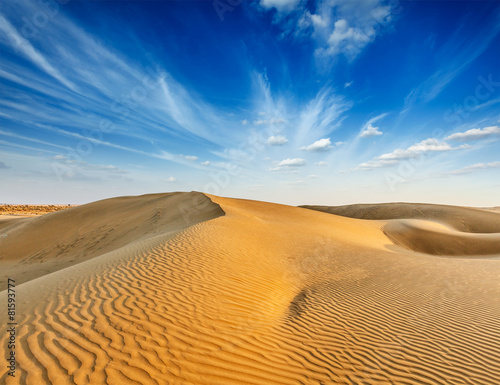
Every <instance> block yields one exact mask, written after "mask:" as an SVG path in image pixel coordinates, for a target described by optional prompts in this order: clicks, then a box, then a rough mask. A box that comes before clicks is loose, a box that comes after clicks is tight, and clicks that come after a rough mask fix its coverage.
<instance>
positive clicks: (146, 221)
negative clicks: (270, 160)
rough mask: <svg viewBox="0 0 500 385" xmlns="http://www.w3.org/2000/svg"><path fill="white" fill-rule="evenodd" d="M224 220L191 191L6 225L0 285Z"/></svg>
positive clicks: (0, 241)
mask: <svg viewBox="0 0 500 385" xmlns="http://www.w3.org/2000/svg"><path fill="white" fill-rule="evenodd" d="M219 215H224V212H223V211H222V210H221V209H220V207H218V206H217V205H216V204H214V203H213V202H211V201H210V200H209V199H208V198H207V197H206V196H205V195H203V194H201V193H197V192H191V193H170V194H149V195H143V196H138V197H119V198H112V199H105V200H102V201H98V202H93V203H91V204H87V205H82V206H77V207H73V208H69V209H66V210H63V211H58V212H53V213H49V214H46V215H43V216H38V217H32V218H28V219H23V220H14V219H10V221H9V222H6V226H4V227H2V222H0V268H1V271H2V273H1V274H0V285H3V284H4V282H5V281H6V277H8V276H13V274H15V276H16V281H17V282H18V283H22V282H25V281H28V280H31V279H34V278H37V277H39V276H41V275H44V274H47V273H48V272H53V271H55V270H59V269H62V268H64V267H68V266H71V265H73V264H76V263H80V262H83V261H86V260H88V259H91V258H94V257H96V256H98V255H102V254H104V253H107V252H109V251H112V250H116V249H118V248H120V247H123V246H125V245H128V244H131V243H133V242H136V241H138V240H143V239H147V238H149V237H152V236H155V235H158V234H165V233H169V232H176V231H179V230H181V229H183V228H185V227H188V226H190V225H192V224H195V223H198V222H201V221H204V220H208V219H212V218H215V217H217V216H219ZM8 220H9V219H7V218H6V219H5V221H8ZM11 223H12V224H11ZM7 224H11V225H10V226H7ZM21 266H22V268H20V267H21Z"/></svg>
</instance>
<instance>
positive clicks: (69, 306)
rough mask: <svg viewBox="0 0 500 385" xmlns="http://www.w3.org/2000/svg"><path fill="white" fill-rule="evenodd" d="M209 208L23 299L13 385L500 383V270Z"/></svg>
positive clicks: (262, 209)
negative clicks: (16, 368) (187, 223)
mask: <svg viewBox="0 0 500 385" xmlns="http://www.w3.org/2000/svg"><path fill="white" fill-rule="evenodd" d="M178 198H179V199H180V198H181V196H178ZM205 198H206V199H207V201H205V202H208V203H205V205H206V207H205V209H201V208H200V206H198V205H195V206H194V207H195V209H194V210H187V212H191V213H193V214H192V215H193V216H192V217H191V219H192V222H189V223H190V225H189V226H186V222H185V221H180V222H178V223H177V228H175V226H173V227H170V228H169V230H168V231H166V232H165V231H160V232H158V233H153V234H150V233H149V232H148V231H146V230H147V229H142V230H141V231H138V230H136V231H138V232H137V233H136V234H148V235H147V236H145V237H143V238H141V237H138V238H140V239H136V241H134V242H131V243H128V244H125V245H123V246H121V247H119V248H115V249H113V250H111V251H109V252H107V253H103V254H101V255H98V256H95V257H94V258H91V259H88V260H85V261H82V262H79V263H78V264H74V265H72V266H68V267H65V268H62V269H59V270H56V271H53V272H49V273H48V274H45V275H43V276H39V277H38V278H35V279H32V280H30V281H28V282H25V283H23V284H21V285H19V286H18V287H17V292H18V308H19V309H20V311H19V319H18V323H19V327H18V332H19V334H18V344H19V350H18V351H17V352H18V354H19V356H18V363H19V367H18V370H17V377H16V378H10V377H7V375H6V367H2V366H0V381H1V382H2V383H7V384H8V385H10V384H23V385H24V384H26V385H35V384H36V385H38V384H61V385H65V384H158V385H159V384H179V385H180V384H196V385H202V384H214V385H215V384H217V385H219V384H276V385H277V384H280V385H282V384H311V385H313V384H314V385H318V384H323V385H326V384H328V385H330V384H351V385H354V384H356V385H357V384H443V385H444V384H471V385H472V384H474V385H477V384H488V385H496V384H497V383H498V379H499V378H500V335H499V333H498V330H500V288H499V285H498V278H499V277H500V264H499V261H498V260H495V259H492V258H490V259H476V258H459V259H457V258H451V259H443V258H436V257H435V256H432V255H427V254H422V253H416V252H414V251H412V250H406V249H403V248H396V249H395V248H390V246H391V245H393V243H392V242H391V240H390V239H389V238H388V237H387V235H386V234H384V231H383V228H384V226H385V225H386V222H384V221H376V220H374V221H366V220H359V219H352V218H345V217H341V216H337V215H327V214H325V213H321V212H318V211H314V210H306V209H303V208H298V207H290V206H284V205H277V204H271V203H265V202H256V201H248V200H239V199H231V198H221V197H217V196H212V195H207V196H205ZM136 199H137V203H138V207H143V206H142V205H141V204H139V201H140V200H141V199H145V200H149V199H152V200H154V199H156V198H154V197H148V196H145V197H136ZM202 200H203V199H202ZM168 201H170V203H173V205H172V207H171V206H170V205H169V204H166V203H165V202H164V203H165V206H163V207H164V208H165V209H172V210H174V212H175V210H176V207H178V202H177V201H171V200H170V199H168ZM181 201H182V202H184V203H187V202H190V204H191V205H192V204H193V200H192V199H189V200H188V201H185V200H181ZM203 201H204V200H203ZM219 209H220V210H221V211H222V212H223V213H224V215H220V214H221V212H220V211H219ZM70 210H72V209H70ZM70 210H68V211H67V212H68V213H70V212H71V211H70ZM206 210H208V211H209V214H207V213H206ZM180 212H182V210H181V211H180ZM200 217H201V218H203V219H206V220H202V221H199V219H200ZM120 223H123V222H120ZM150 224H151V223H150V221H147V220H146V222H144V226H145V227H148V226H149V225H150ZM19 236H21V235H19ZM90 241H91V240H90ZM2 295H3V296H5V291H4V292H2ZM2 311H3V310H2ZM4 319H5V317H4V315H3V314H2V318H1V320H2V322H3V320H4ZM4 327H5V325H2V334H1V338H0V343H2V346H5V342H6V337H5V336H6V334H5V333H4V332H3V331H4V330H3V328H4Z"/></svg>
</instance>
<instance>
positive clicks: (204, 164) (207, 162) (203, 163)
mask: <svg viewBox="0 0 500 385" xmlns="http://www.w3.org/2000/svg"><path fill="white" fill-rule="evenodd" d="M201 164H202V165H203V166H210V161H209V160H206V161H204V162H201Z"/></svg>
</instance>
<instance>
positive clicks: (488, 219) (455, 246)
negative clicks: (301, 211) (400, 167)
mask: <svg viewBox="0 0 500 385" xmlns="http://www.w3.org/2000/svg"><path fill="white" fill-rule="evenodd" d="M301 207H304V208H307V209H311V210H316V211H321V212H325V213H329V214H334V215H340V216H344V217H348V218H357V219H363V220H372V221H382V222H381V223H384V226H383V231H384V233H385V234H386V235H387V237H388V238H389V239H390V240H391V241H392V242H394V243H395V244H396V245H398V246H402V247H404V248H406V249H408V250H412V251H416V252H420V253H426V254H432V255H445V256H498V255H500V213H497V212H495V211H491V210H489V211H488V210H484V209H479V208H470V207H456V206H446V205H436V204H417V203H382V204H358V205H348V206H301Z"/></svg>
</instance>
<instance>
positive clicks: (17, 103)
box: [0, 0, 500, 206]
mask: <svg viewBox="0 0 500 385" xmlns="http://www.w3.org/2000/svg"><path fill="white" fill-rule="evenodd" d="M499 32H500V3H499V2H497V1H456V2H454V1H412V2H406V1H397V0H393V1H379V0H366V1H361V0H360V1H348V0H322V1H317V2H312V1H309V2H305V1H300V0H260V1H243V2H241V1H238V0H215V1H185V2H182V1H146V2H140V1H124V2H120V1H110V2H99V1H92V2H83V1H68V0H60V1H59V2H58V1H56V0H41V1H24V0H19V1H16V2H2V4H1V5H0V51H1V56H0V79H1V80H0V81H1V88H0V181H1V185H0V201H1V202H2V203H85V202H90V201H93V200H97V199H102V198H107V197H112V196H119V195H136V194H145V193H152V192H166V191H191V190H198V191H203V192H208V193H212V194H216V195H222V196H233V197H241V198H250V199H258V200H266V201H273V202H280V203H286V204H328V205H336V204H349V203H363V202H367V203H368V202H390V201H415V202H436V203H447V204H461V205H476V206H489V205H500V200H499V198H498V197H499V196H500V178H499V176H500V155H499V150H500V112H499V111H500V35H499Z"/></svg>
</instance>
